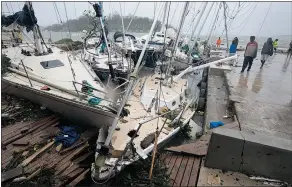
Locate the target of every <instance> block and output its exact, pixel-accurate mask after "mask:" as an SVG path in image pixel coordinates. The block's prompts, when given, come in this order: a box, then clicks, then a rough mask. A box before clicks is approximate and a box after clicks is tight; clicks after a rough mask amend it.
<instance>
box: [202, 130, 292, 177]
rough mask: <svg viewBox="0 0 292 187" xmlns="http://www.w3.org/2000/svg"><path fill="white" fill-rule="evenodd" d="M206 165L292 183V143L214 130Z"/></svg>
mask: <svg viewBox="0 0 292 187" xmlns="http://www.w3.org/2000/svg"><path fill="white" fill-rule="evenodd" d="M205 166H206V167H211V168H217V169H224V170H230V171H239V172H242V173H247V174H249V175H254V176H263V177H267V178H273V179H279V180H283V181H287V182H292V141H291V140H287V139H282V138H278V137H274V136H269V135H266V134H262V133H258V132H255V133H254V132H253V133H251V132H243V131H237V130H232V129H224V128H219V129H215V130H214V131H213V133H212V136H211V140H210V144H209V148H208V153H207V157H206V161H205Z"/></svg>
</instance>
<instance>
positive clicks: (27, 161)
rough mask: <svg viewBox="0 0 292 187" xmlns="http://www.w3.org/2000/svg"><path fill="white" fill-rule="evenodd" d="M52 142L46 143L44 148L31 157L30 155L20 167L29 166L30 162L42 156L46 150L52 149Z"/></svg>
mask: <svg viewBox="0 0 292 187" xmlns="http://www.w3.org/2000/svg"><path fill="white" fill-rule="evenodd" d="M54 143H55V142H54V141H52V142H50V143H48V144H47V145H46V146H44V147H43V148H41V149H40V150H38V151H37V152H35V153H34V154H33V155H31V156H30V157H28V158H27V159H25V160H24V161H23V162H22V163H21V165H22V166H26V165H27V164H29V163H30V162H32V161H33V160H34V159H35V158H36V157H37V156H39V155H40V154H42V153H43V152H44V151H46V150H47V149H49V148H50V147H52V146H53V145H54Z"/></svg>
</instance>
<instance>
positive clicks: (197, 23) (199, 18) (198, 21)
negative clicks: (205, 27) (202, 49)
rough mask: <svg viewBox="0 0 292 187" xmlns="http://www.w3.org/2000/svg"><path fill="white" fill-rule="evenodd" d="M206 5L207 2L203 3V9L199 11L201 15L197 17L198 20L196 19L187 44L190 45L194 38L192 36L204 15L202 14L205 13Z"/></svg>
mask: <svg viewBox="0 0 292 187" xmlns="http://www.w3.org/2000/svg"><path fill="white" fill-rule="evenodd" d="M207 4H208V2H205V4H204V6H203V8H202V9H203V10H202V11H201V14H200V15H199V17H198V19H197V22H196V24H195V28H194V29H193V31H192V35H191V37H190V41H189V43H191V41H192V38H193V37H194V34H195V32H196V29H197V26H198V25H199V23H200V20H201V18H202V16H203V14H204V12H205V9H206V7H207Z"/></svg>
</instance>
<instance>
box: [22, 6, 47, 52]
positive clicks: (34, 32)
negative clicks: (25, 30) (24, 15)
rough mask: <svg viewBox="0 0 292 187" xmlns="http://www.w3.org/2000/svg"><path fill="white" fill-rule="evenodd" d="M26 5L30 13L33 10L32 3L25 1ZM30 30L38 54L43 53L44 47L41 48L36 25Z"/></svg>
mask: <svg viewBox="0 0 292 187" xmlns="http://www.w3.org/2000/svg"><path fill="white" fill-rule="evenodd" d="M26 5H27V7H28V11H29V12H30V13H31V12H33V8H32V3H31V2H30V1H27V2H26ZM31 19H33V18H32V17H31ZM32 31H33V39H34V45H35V48H36V50H37V52H38V53H39V54H43V53H44V48H43V46H42V43H41V39H40V35H39V33H38V28H37V25H34V26H33V29H32Z"/></svg>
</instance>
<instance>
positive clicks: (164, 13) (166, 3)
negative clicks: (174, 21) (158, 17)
mask: <svg viewBox="0 0 292 187" xmlns="http://www.w3.org/2000/svg"><path fill="white" fill-rule="evenodd" d="M167 7H168V2H165V5H164V12H163V20H162V25H161V29H160V32H161V33H164V32H165V29H166V25H165V22H166V14H167Z"/></svg>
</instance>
